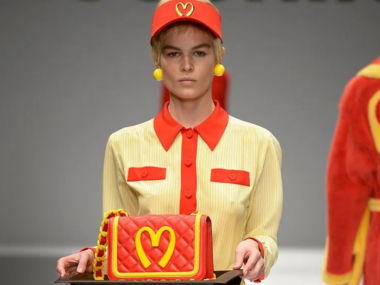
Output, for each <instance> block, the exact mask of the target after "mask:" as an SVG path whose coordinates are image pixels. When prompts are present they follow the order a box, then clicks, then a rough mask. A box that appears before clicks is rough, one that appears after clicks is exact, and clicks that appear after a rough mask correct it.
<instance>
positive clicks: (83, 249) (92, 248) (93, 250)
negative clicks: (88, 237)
mask: <svg viewBox="0 0 380 285" xmlns="http://www.w3.org/2000/svg"><path fill="white" fill-rule="evenodd" d="M87 249H91V250H92V252H93V253H94V254H95V253H96V248H95V247H84V248H82V249H81V250H80V251H79V252H82V251H85V250H87Z"/></svg>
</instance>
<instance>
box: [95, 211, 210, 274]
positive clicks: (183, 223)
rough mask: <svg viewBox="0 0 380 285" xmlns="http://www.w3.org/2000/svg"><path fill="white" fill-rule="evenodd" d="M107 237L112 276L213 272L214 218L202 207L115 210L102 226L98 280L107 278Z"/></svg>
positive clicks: (97, 256) (109, 267)
mask: <svg viewBox="0 0 380 285" xmlns="http://www.w3.org/2000/svg"><path fill="white" fill-rule="evenodd" d="M107 243H108V255H107V275H108V278H109V279H110V280H202V279H213V278H214V268H213V258H212V232H211V220H210V218H209V217H208V216H206V215H203V214H201V213H194V214H190V215H141V216H128V214H127V213H126V212H125V211H123V210H117V211H110V212H109V213H107V214H106V215H105V218H104V220H103V222H102V225H101V227H100V234H99V241H98V247H97V250H96V253H95V260H94V279H95V280H103V279H104V274H103V270H102V268H103V263H104V259H105V255H106V249H107Z"/></svg>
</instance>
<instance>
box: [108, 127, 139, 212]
mask: <svg viewBox="0 0 380 285" xmlns="http://www.w3.org/2000/svg"><path fill="white" fill-rule="evenodd" d="M117 135H118V133H115V134H112V135H111V136H110V138H109V139H108V142H107V146H106V151H105V156H104V168H103V215H104V214H105V213H107V212H108V211H110V210H117V209H124V210H125V211H126V212H127V213H128V214H129V215H137V213H138V200H137V197H136V194H135V193H134V192H133V191H132V190H131V189H130V188H129V187H128V185H127V182H126V179H127V177H126V173H125V169H124V167H123V166H122V165H121V163H120V161H121V155H120V154H121V153H122V147H125V146H124V145H125V144H124V143H123V144H122V143H121V141H123V140H121V139H120V138H119V137H117Z"/></svg>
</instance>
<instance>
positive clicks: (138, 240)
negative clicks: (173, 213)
mask: <svg viewBox="0 0 380 285" xmlns="http://www.w3.org/2000/svg"><path fill="white" fill-rule="evenodd" d="M164 231H168V232H169V233H170V243H169V246H168V248H167V250H166V252H165V254H164V256H163V257H162V259H161V260H160V262H159V263H158V264H159V265H160V266H161V267H162V268H164V267H165V266H166V265H167V264H168V262H169V260H170V258H171V257H172V255H173V252H174V246H175V243H176V238H175V234H174V231H173V229H172V228H170V227H168V226H164V227H162V228H160V229H159V230H158V231H157V233H155V232H154V231H153V230H152V229H151V228H150V227H142V228H141V229H140V230H139V231H138V232H137V234H136V251H137V255H138V256H139V258H140V260H141V263H142V264H143V266H144V267H145V268H148V267H149V266H151V264H152V263H151V262H150V260H149V259H148V258H147V256H146V254H145V251H144V249H143V247H142V245H141V234H142V233H143V232H148V233H149V236H150V239H151V240H152V247H158V245H159V243H160V238H161V235H162V233H163V232H164Z"/></svg>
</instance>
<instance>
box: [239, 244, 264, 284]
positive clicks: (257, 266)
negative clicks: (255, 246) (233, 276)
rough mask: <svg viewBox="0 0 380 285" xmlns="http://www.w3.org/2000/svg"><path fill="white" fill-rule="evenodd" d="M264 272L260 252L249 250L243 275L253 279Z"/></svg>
mask: <svg viewBox="0 0 380 285" xmlns="http://www.w3.org/2000/svg"><path fill="white" fill-rule="evenodd" d="M263 273H264V259H263V258H261V255H260V252H259V251H255V252H251V255H250V256H249V258H248V260H247V263H246V264H245V265H244V269H243V277H244V278H246V279H249V280H251V281H254V280H256V279H258V278H259V277H260V276H261V275H262V274H263Z"/></svg>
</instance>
